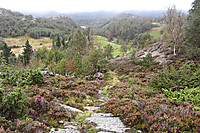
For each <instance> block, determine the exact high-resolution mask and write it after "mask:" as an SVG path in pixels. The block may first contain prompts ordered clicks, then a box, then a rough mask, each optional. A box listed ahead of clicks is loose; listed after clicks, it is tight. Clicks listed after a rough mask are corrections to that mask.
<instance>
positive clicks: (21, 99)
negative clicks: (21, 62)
mask: <svg viewBox="0 0 200 133" xmlns="http://www.w3.org/2000/svg"><path fill="white" fill-rule="evenodd" d="M28 104H29V99H28V98H27V96H26V93H25V92H24V90H23V89H21V88H13V90H12V91H10V92H7V95H6V96H5V97H4V98H3V100H2V106H1V108H0V111H1V115H2V116H4V117H6V119H9V120H14V119H16V118H21V117H26V116H27V115H28Z"/></svg>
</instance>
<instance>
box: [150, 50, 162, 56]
mask: <svg viewBox="0 0 200 133" xmlns="http://www.w3.org/2000/svg"><path fill="white" fill-rule="evenodd" d="M156 56H160V53H159V52H158V51H154V52H153V53H152V57H156Z"/></svg>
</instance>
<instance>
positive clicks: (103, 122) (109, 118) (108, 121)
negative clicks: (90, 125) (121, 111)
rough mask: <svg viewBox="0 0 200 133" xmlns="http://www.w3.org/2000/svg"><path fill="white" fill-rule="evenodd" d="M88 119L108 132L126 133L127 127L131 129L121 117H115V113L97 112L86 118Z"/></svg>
mask: <svg viewBox="0 0 200 133" xmlns="http://www.w3.org/2000/svg"><path fill="white" fill-rule="evenodd" d="M86 120H88V121H89V122H94V123H96V124H97V127H96V128H97V129H99V130H103V131H107V132H117V133H124V132H125V131H126V130H127V129H130V128H126V127H125V125H124V124H123V123H122V122H121V120H120V119H119V117H113V114H110V113H107V114H102V113H95V114H92V115H91V117H88V118H86Z"/></svg>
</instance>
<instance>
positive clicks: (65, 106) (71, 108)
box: [60, 104, 83, 113]
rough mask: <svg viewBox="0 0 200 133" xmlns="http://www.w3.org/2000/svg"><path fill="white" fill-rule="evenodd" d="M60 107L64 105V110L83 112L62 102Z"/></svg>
mask: <svg viewBox="0 0 200 133" xmlns="http://www.w3.org/2000/svg"><path fill="white" fill-rule="evenodd" d="M60 106H61V107H64V108H65V110H67V111H68V112H78V113H83V111H81V110H80V109H77V108H73V107H70V106H67V105H64V104H60Z"/></svg>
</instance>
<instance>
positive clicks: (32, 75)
mask: <svg viewBox="0 0 200 133" xmlns="http://www.w3.org/2000/svg"><path fill="white" fill-rule="evenodd" d="M0 77H1V78H2V83H3V84H10V85H14V86H26V85H31V84H38V85H41V84H42V83H44V76H43V75H42V73H41V72H40V71H39V70H20V71H17V70H13V71H7V72H6V73H4V74H1V75H0Z"/></svg>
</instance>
